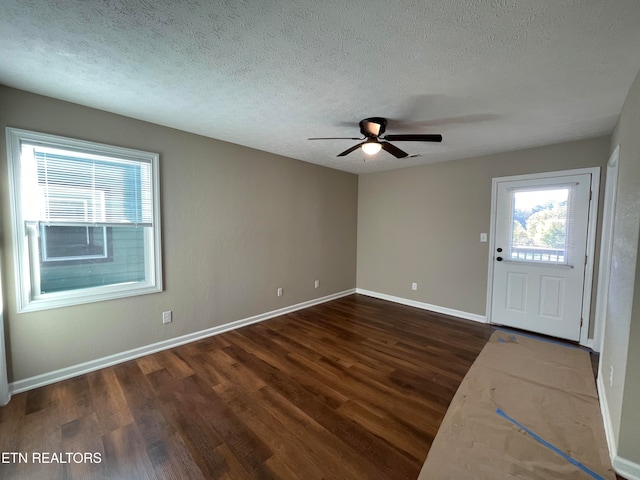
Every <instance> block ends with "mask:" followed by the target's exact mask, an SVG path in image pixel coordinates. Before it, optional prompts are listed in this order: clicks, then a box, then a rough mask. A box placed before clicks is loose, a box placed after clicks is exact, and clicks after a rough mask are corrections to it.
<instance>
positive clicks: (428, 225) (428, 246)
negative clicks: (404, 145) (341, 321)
mask: <svg viewBox="0 0 640 480" xmlns="http://www.w3.org/2000/svg"><path fill="white" fill-rule="evenodd" d="M608 153H609V139H608V138H605V137H603V138H597V139H592V140H584V141H576V142H568V143H563V144H557V145H551V146H546V147H541V148H532V149H528V150H521V151H517V152H512V153H504V154H499V155H491V156H485V157H477V158H470V159H466V160H458V161H452V162H444V163H437V164H433V165H426V166H420V167H413V168H406V169H400V170H392V171H388V172H382V173H374V174H369V175H362V176H360V181H359V193H358V196H359V207H358V281H357V283H358V288H361V289H364V290H371V291H374V292H377V293H383V294H386V295H392V296H396V297H401V298H405V299H409V300H414V301H418V302H423V303H427V304H431V305H435V306H438V307H445V308H448V309H453V310H458V311H462V312H466V313H471V314H475V315H481V316H484V315H485V314H486V299H487V275H488V259H489V257H488V256H489V250H488V249H489V247H488V245H489V243H480V233H482V232H486V233H490V232H489V224H490V217H491V208H490V207H491V181H492V178H494V177H504V176H510V175H520V174H527V173H539V172H547V171H557V170H568V169H573V168H582V167H593V166H600V167H602V166H604V165H606V162H607V159H608ZM603 171H604V168H603ZM602 173H604V172H602ZM602 183H604V182H602ZM596 263H597V262H596ZM412 282H417V283H418V290H417V291H412V290H411V283H412ZM592 310H593V309H592Z"/></svg>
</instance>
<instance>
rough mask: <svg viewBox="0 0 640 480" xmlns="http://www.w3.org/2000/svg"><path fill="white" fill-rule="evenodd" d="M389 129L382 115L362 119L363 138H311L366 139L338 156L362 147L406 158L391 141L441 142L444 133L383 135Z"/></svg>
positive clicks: (367, 150)
mask: <svg viewBox="0 0 640 480" xmlns="http://www.w3.org/2000/svg"><path fill="white" fill-rule="evenodd" d="M386 129H387V119H386V118H382V117H371V118H365V119H364V120H361V121H360V133H362V135H364V137H363V138H358V137H321V138H309V140H364V142H362V143H359V144H357V145H354V146H353V147H351V148H349V149H347V150H345V151H344V152H342V153H339V154H338V155H337V156H338V157H344V156H345V155H349V154H350V153H351V152H355V151H356V150H357V149H358V148H362V150H363V151H364V153H366V154H368V155H373V154H376V153H378V152H379V151H380V150H381V149H382V150H385V151H387V152H389V153H390V154H391V155H393V156H394V157H396V158H404V157H407V156H409V154H408V153H407V152H405V151H403V150H400V149H399V148H398V147H396V146H395V145H392V144H391V143H389V142H441V141H442V135H434V134H401V135H386V136H384V137H383V136H381V135H382V134H383V133H384V132H385V130H386ZM381 140H389V142H386V141H381Z"/></svg>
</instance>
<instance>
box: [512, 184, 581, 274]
mask: <svg viewBox="0 0 640 480" xmlns="http://www.w3.org/2000/svg"><path fill="white" fill-rule="evenodd" d="M569 190H570V188H569V187H561V188H557V187H556V188H553V189H547V190H512V193H511V194H512V197H511V220H512V221H511V225H512V227H511V241H510V246H509V258H510V259H511V260H515V261H524V262H537V263H553V264H566V263H567V223H568V222H567V209H568V207H569V205H568V203H569Z"/></svg>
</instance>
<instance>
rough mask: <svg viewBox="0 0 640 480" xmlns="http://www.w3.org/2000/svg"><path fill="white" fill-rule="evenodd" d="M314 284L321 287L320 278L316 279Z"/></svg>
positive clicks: (315, 286)
mask: <svg viewBox="0 0 640 480" xmlns="http://www.w3.org/2000/svg"><path fill="white" fill-rule="evenodd" d="M313 285H314V288H319V287H320V280H316V281H315V283H314V284H313Z"/></svg>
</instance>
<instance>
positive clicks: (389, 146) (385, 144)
mask: <svg viewBox="0 0 640 480" xmlns="http://www.w3.org/2000/svg"><path fill="white" fill-rule="evenodd" d="M380 145H381V146H382V149H383V150H386V151H387V152H389V153H390V154H391V155H393V156H394V157H396V158H404V157H407V156H409V154H408V153H407V152H405V151H403V150H400V149H399V148H398V147H396V146H395V145H392V144H390V143H389V142H380Z"/></svg>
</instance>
